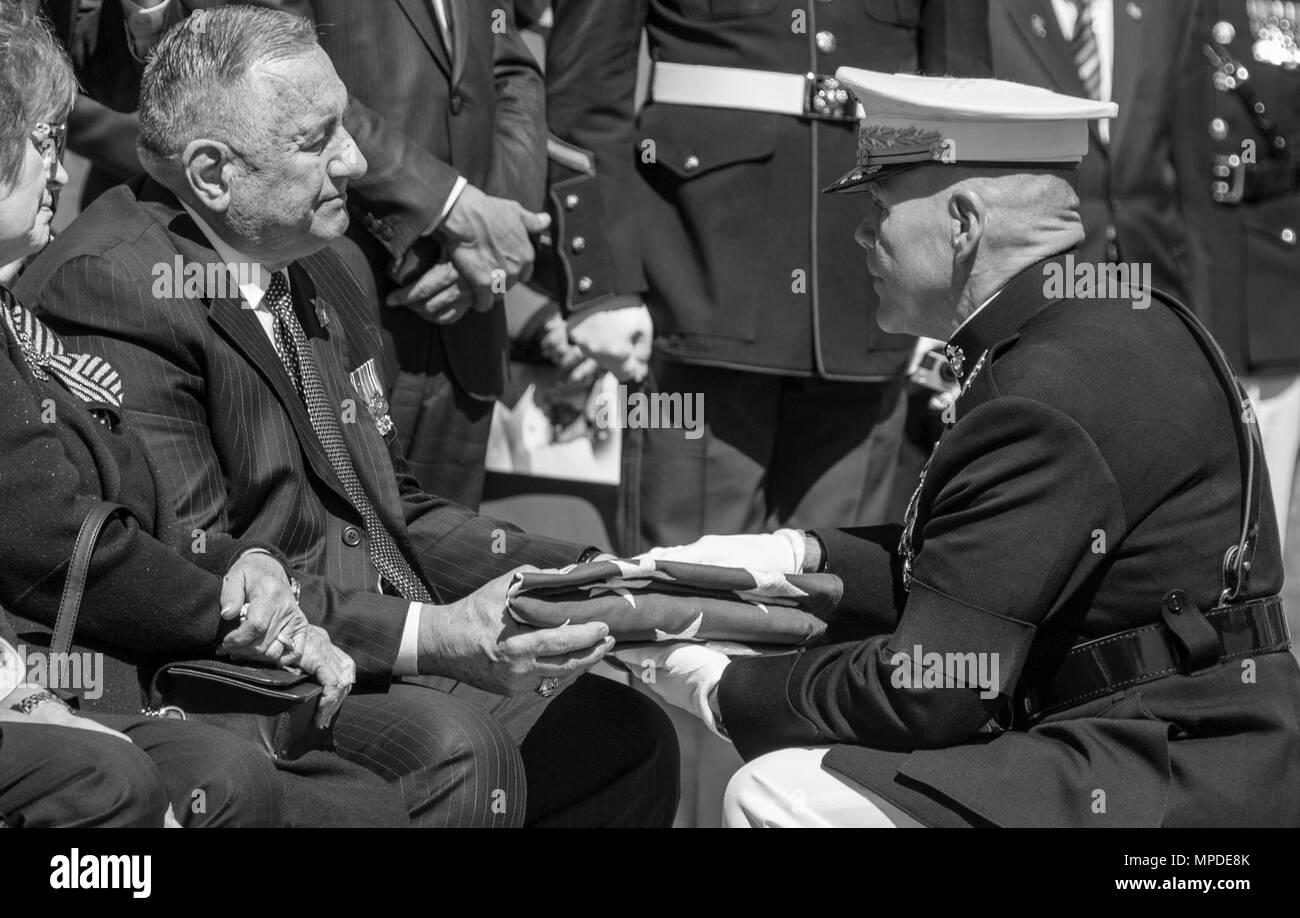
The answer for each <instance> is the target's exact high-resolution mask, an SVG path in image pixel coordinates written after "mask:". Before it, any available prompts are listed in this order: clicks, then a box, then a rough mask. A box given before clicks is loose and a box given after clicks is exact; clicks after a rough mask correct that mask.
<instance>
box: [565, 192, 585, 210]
mask: <svg viewBox="0 0 1300 918" xmlns="http://www.w3.org/2000/svg"><path fill="white" fill-rule="evenodd" d="M581 200H582V199H581V198H579V197H578V196H577V195H576V194H570V195H565V197H564V209H565V210H573V209H574V208H575V207H577V206H578V203H579V202H580V201H581Z"/></svg>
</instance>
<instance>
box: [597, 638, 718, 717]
mask: <svg viewBox="0 0 1300 918" xmlns="http://www.w3.org/2000/svg"><path fill="white" fill-rule="evenodd" d="M611 653H612V655H613V656H614V657H617V658H618V659H619V660H622V661H623V663H624V664H626V665H627V667H628V669H630V670H632V676H633V678H635V679H640V680H641V682H642V683H643V684H645V685H647V686H649V688H650V690H651V691H652V692H654V693H655V694H656V695H658V696H659V697H660V698H662V699H663V700H664V701H666V702H668V703H669V704H671V705H676V706H677V707H679V708H681V709H682V710H683V711H686V712H688V713H690V714H694V715H695V716H696V717H698V718H699V719H700V720H702V721H704V725H705V726H706V727H708V728H709V729H710V730H712V731H713V732H714V733H715V734H717V735H718V736H720V737H722V738H723V739H726V740H727V741H728V742H730V740H729V739H727V737H726V735H724V734H723V733H720V732H719V731H718V725H717V724H716V723H714V721H713V711H712V710H711V709H710V708H709V694H710V693H711V692H712V691H713V688H714V686H716V685H717V684H718V681H719V680H720V679H721V678H722V671H723V670H724V669H726V668H727V664H728V663H730V662H731V660H730V659H729V658H728V657H727V655H726V654H725V653H719V652H718V651H716V650H712V649H710V648H708V647H705V646H704V645H703V644H695V643H691V642H689V641H672V642H669V643H664V644H642V645H640V646H636V647H623V648H620V647H617V646H615V648H614V650H613V651H611Z"/></svg>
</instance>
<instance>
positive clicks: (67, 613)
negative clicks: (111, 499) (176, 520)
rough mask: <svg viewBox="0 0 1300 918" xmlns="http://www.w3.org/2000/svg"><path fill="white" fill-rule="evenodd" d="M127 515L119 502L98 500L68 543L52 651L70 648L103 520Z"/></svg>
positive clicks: (61, 651) (124, 517)
mask: <svg viewBox="0 0 1300 918" xmlns="http://www.w3.org/2000/svg"><path fill="white" fill-rule="evenodd" d="M130 516H131V511H130V510H128V509H127V508H126V507H124V506H122V505H121V504H113V503H107V502H101V503H98V504H96V505H95V506H94V507H92V508H91V509H90V512H89V513H87V514H86V519H85V520H84V521H83V522H82V524H81V530H80V531H79V532H78V533H77V541H76V543H75V544H74V545H73V546H72V558H71V560H70V561H69V562H68V576H67V579H66V580H65V581H64V583H63V596H62V597H61V598H60V599H59V614H58V617H56V618H55V619H54V636H53V637H52V638H51V639H50V651H51V652H52V653H67V652H68V651H70V650H71V649H72V635H73V633H74V632H75V631H76V630H77V615H78V614H79V613H80V612H81V597H82V596H83V595H85V592H86V580H87V577H88V575H89V573H90V558H91V556H92V555H93V554H94V553H95V543H96V542H98V541H99V535H100V533H101V532H103V531H104V524H105V523H107V522H108V521H109V520H111V519H114V518H115V517H121V518H122V519H123V522H125V521H126V519H127V518H129V517H130Z"/></svg>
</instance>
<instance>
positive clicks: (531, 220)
mask: <svg viewBox="0 0 1300 918" xmlns="http://www.w3.org/2000/svg"><path fill="white" fill-rule="evenodd" d="M550 225H551V218H550V215H549V214H545V213H540V214H535V213H532V212H530V211H527V210H525V209H524V208H523V207H521V206H520V205H519V204H517V203H516V202H514V201H510V200H507V199H505V198H496V197H492V196H491V195H486V194H484V193H483V192H482V191H480V190H479V189H477V188H475V187H474V186H473V185H468V186H466V187H465V190H464V191H462V192H461V194H460V197H459V198H457V199H456V203H455V204H454V205H453V206H452V208H451V213H449V214H447V219H446V220H444V221H443V224H442V226H441V228H440V229H439V232H440V233H441V234H442V235H443V236H444V237H445V238H446V239H447V240H448V243H449V249H450V253H451V260H452V263H453V264H455V266H456V269H457V270H458V271H459V272H460V274H461V277H463V278H464V279H465V280H466V281H467V282H468V283H469V285H470V286H471V287H473V288H474V289H475V290H477V291H480V292H483V293H487V294H491V295H492V296H494V297H495V296H497V295H499V294H502V293H505V291H506V290H508V289H509V288H510V287H513V286H514V285H515V283H516V282H518V281H526V280H528V278H529V277H531V276H532V273H533V257H534V252H533V244H532V241H531V240H530V239H529V238H528V236H529V234H535V233H540V232H542V231H544V230H545V229H546V228H547V227H549V226H550Z"/></svg>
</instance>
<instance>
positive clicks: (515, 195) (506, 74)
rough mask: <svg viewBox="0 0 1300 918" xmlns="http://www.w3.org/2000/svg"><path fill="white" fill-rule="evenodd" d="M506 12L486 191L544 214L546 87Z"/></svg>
mask: <svg viewBox="0 0 1300 918" xmlns="http://www.w3.org/2000/svg"><path fill="white" fill-rule="evenodd" d="M503 12H505V13H506V19H507V21H506V31H505V32H504V33H502V34H500V35H495V36H494V38H495V42H494V46H493V49H494V54H495V58H494V60H493V68H492V69H493V79H494V80H495V83H496V137H495V139H494V148H493V154H492V171H491V174H490V176H489V178H488V185H487V188H486V189H484V190H485V191H487V193H488V194H492V195H496V196H498V197H502V198H509V199H510V200H512V201H518V202H519V203H520V204H522V205H523V206H524V207H526V208H527V209H528V210H531V211H539V210H541V209H542V202H543V200H544V199H545V196H546V116H545V111H546V86H545V84H544V83H543V82H542V73H541V69H540V68H539V66H538V64H537V59H536V58H535V57H533V54H532V52H531V51H529V50H528V46H527V45H526V44H524V40H523V38H522V37H521V36H520V34H519V30H518V29H517V28H516V27H515V23H514V19H513V16H514V13H513V12H512V10H511V8H510V6H509V5H507V6H505V7H504V8H503Z"/></svg>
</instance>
